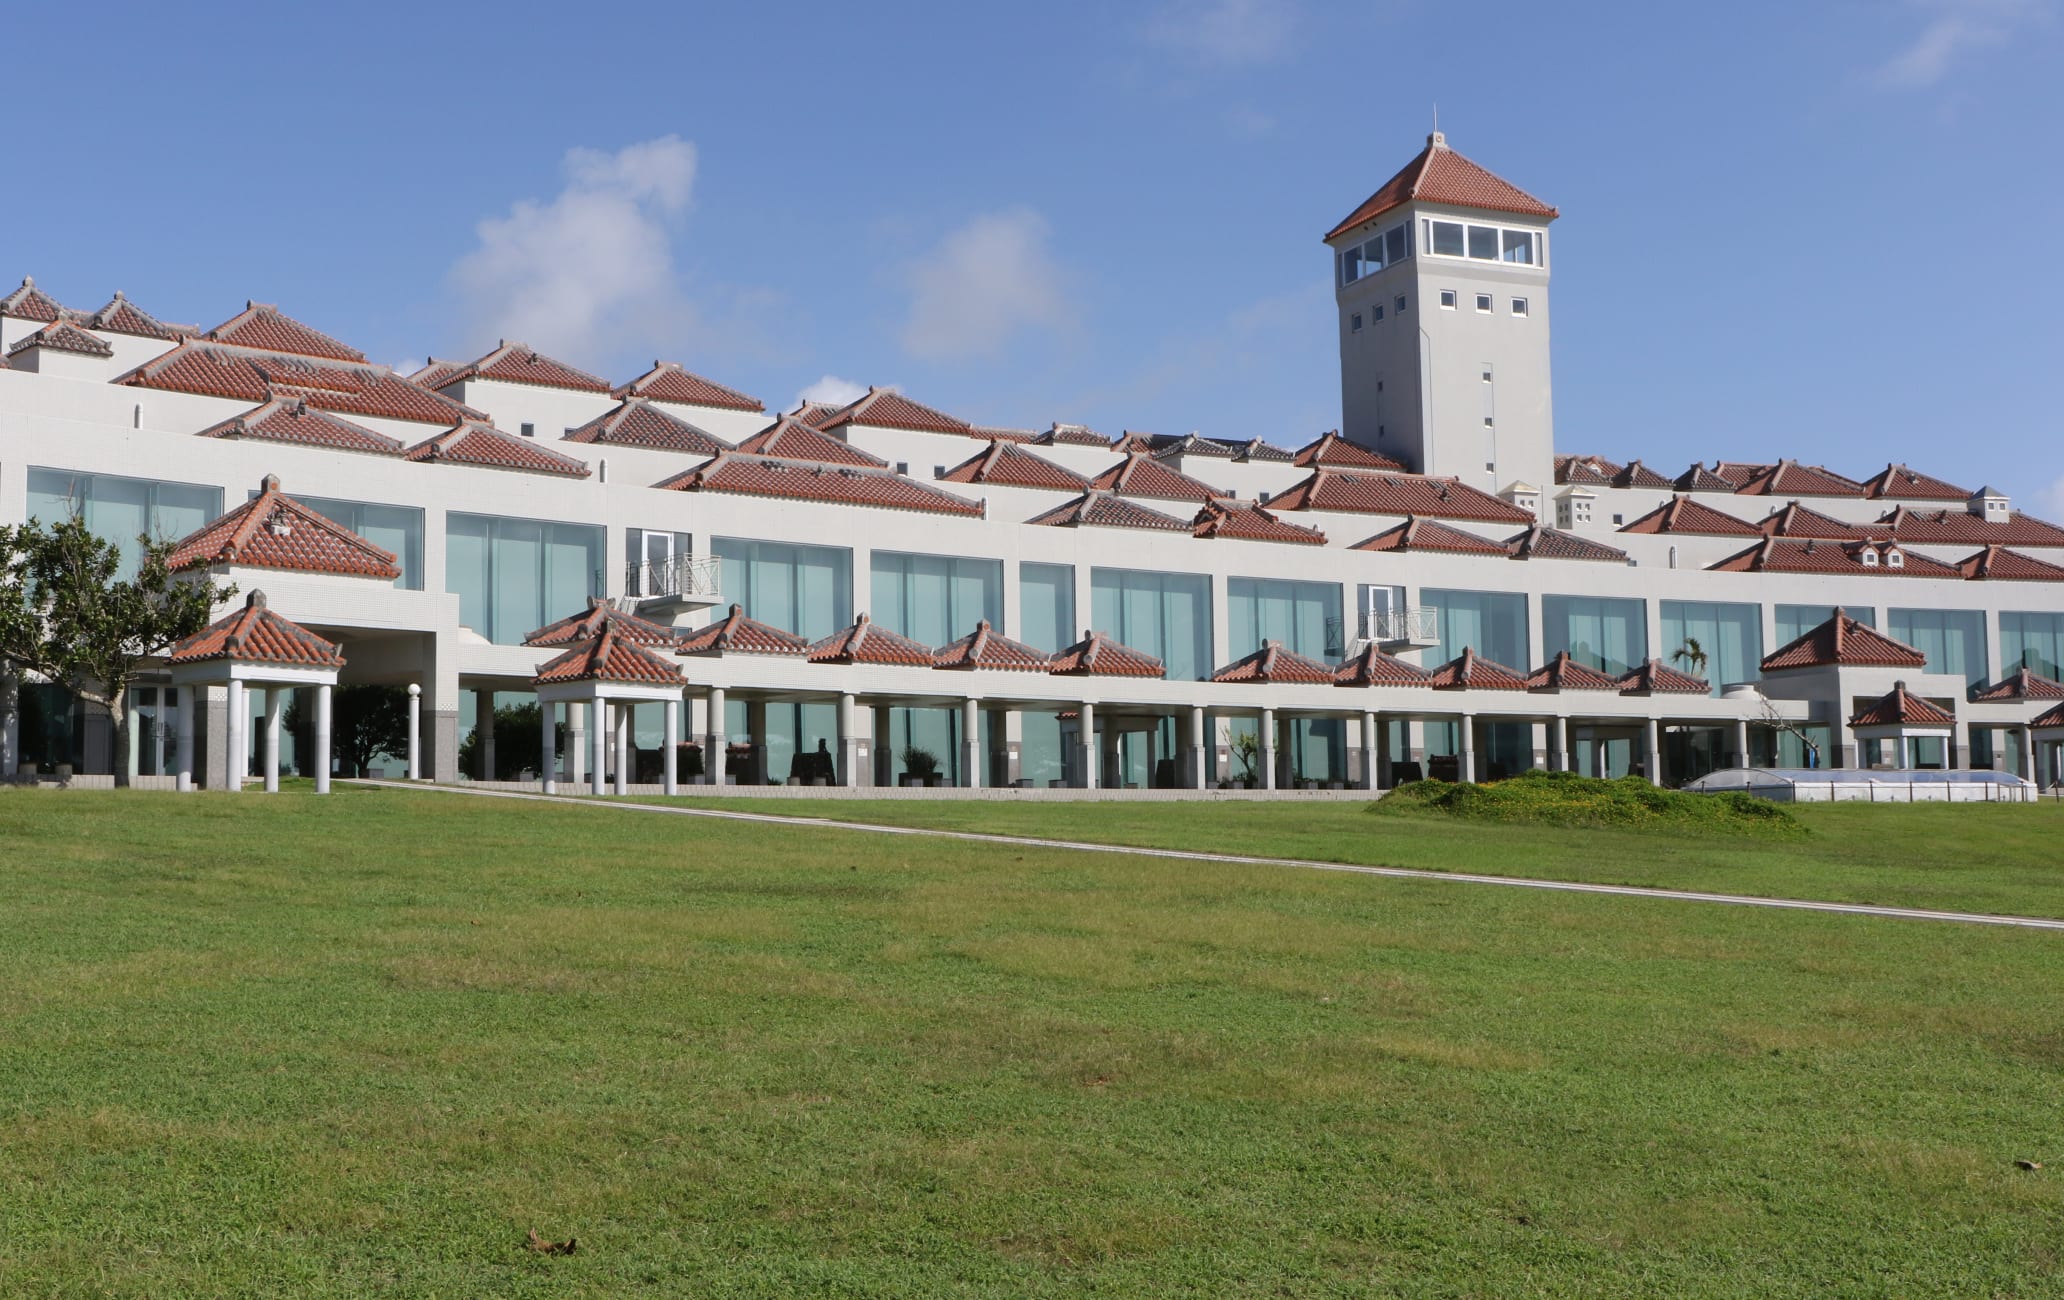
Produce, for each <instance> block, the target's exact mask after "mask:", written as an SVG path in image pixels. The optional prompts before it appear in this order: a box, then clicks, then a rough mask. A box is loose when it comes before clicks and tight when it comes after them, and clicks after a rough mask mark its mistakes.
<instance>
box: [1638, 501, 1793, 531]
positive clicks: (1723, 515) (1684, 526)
mask: <svg viewBox="0 0 2064 1300" xmlns="http://www.w3.org/2000/svg"><path fill="white" fill-rule="evenodd" d="M1620 531H1621V532H1623V533H1693V534H1698V535H1701V536H1706V537H1757V536H1760V535H1761V534H1760V532H1759V530H1758V529H1757V528H1756V526H1755V525H1754V524H1752V523H1750V522H1748V521H1747V520H1745V519H1737V518H1735V517H1734V516H1733V515H1730V514H1728V513H1727V512H1726V511H1724V510H1715V509H1714V508H1713V507H1711V506H1709V505H1706V504H1704V503H1703V502H1699V501H1694V500H1693V499H1692V498H1690V497H1671V498H1670V499H1669V500H1668V501H1666V502H1664V503H1663V504H1662V505H1659V506H1657V507H1656V508H1655V509H1653V510H1651V511H1649V512H1648V513H1647V514H1645V515H1643V516H1641V518H1639V519H1636V520H1635V521H1634V522H1633V523H1631V524H1628V525H1627V526H1626V527H1624V528H1622V529H1620Z"/></svg>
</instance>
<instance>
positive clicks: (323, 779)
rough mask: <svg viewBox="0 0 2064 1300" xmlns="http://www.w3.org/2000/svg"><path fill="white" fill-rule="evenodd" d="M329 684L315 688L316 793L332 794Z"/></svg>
mask: <svg viewBox="0 0 2064 1300" xmlns="http://www.w3.org/2000/svg"><path fill="white" fill-rule="evenodd" d="M331 689H332V688H331V686H330V684H329V683H328V682H324V683H323V684H322V685H320V686H318V687H316V688H315V792H316V793H317V794H328V793H329V792H330V691H331Z"/></svg>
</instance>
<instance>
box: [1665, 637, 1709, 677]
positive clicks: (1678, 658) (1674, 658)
mask: <svg viewBox="0 0 2064 1300" xmlns="http://www.w3.org/2000/svg"><path fill="white" fill-rule="evenodd" d="M1706 658H1707V656H1706V648H1705V647H1704V646H1702V645H1700V644H1699V639H1698V638H1697V637H1695V636H1688V637H1685V638H1684V644H1683V645H1681V646H1678V647H1677V648H1676V649H1675V650H1672V651H1671V652H1670V662H1671V663H1673V664H1683V665H1684V666H1685V667H1687V668H1689V669H1690V670H1691V675H1692V676H1693V677H1704V676H1705V675H1706Z"/></svg>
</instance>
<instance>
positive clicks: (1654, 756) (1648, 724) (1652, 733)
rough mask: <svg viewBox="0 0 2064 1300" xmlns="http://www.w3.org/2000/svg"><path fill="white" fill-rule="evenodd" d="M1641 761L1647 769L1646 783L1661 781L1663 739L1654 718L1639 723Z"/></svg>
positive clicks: (1656, 783)
mask: <svg viewBox="0 0 2064 1300" xmlns="http://www.w3.org/2000/svg"><path fill="white" fill-rule="evenodd" d="M1641 750H1642V754H1641V761H1642V763H1643V764H1644V765H1645V766H1646V767H1647V769H1648V783H1649V784H1650V785H1661V784H1662V783H1663V740H1662V728H1661V726H1660V725H1659V724H1658V723H1657V722H1656V720H1655V719H1654V718H1649V719H1646V720H1645V721H1643V722H1642V724H1641Z"/></svg>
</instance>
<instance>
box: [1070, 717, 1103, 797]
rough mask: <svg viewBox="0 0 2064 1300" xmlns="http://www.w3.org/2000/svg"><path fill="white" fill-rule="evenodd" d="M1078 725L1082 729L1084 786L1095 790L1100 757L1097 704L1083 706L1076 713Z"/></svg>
mask: <svg viewBox="0 0 2064 1300" xmlns="http://www.w3.org/2000/svg"><path fill="white" fill-rule="evenodd" d="M1076 726H1077V727H1079V728H1080V729H1081V734H1080V735H1079V736H1078V737H1077V739H1078V741H1079V743H1080V745H1081V749H1082V788H1083V789H1084V790H1094V789H1096V788H1097V784H1098V782H1097V760H1098V758H1099V757H1100V755H1098V753H1097V735H1096V705H1094V704H1084V705H1083V706H1082V708H1081V711H1080V712H1079V713H1077V715H1076Z"/></svg>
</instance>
